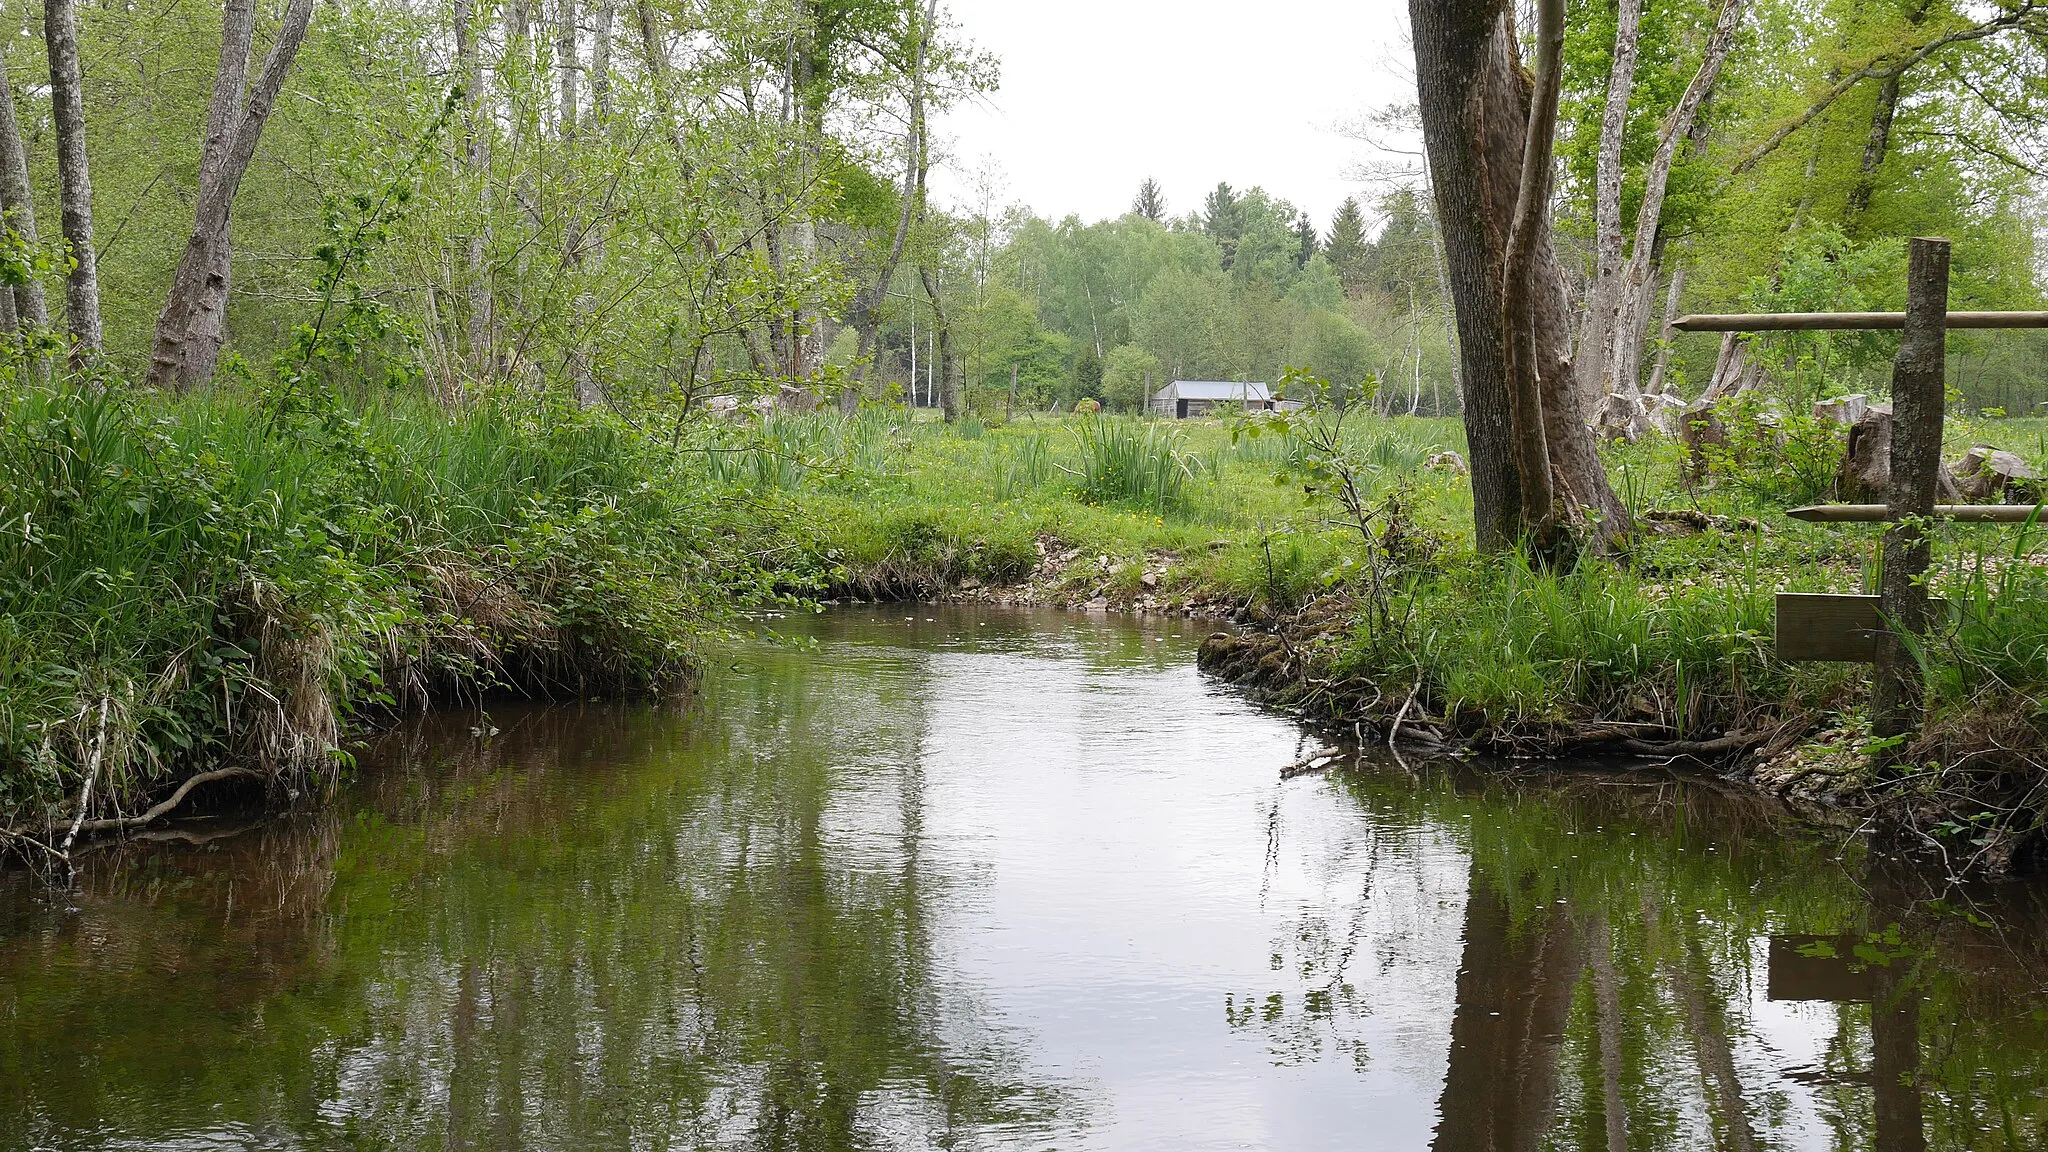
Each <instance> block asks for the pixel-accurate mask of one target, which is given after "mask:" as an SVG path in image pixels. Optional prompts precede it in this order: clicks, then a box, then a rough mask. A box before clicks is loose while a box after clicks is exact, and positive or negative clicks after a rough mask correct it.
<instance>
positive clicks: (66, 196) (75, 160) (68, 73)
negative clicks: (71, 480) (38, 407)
mask: <svg viewBox="0 0 2048 1152" xmlns="http://www.w3.org/2000/svg"><path fill="white" fill-rule="evenodd" d="M43 39H44V41H45V43H46V44H47V45H48V48H49V53H50V118H51V122H52V123H53V125H54V126H55V128H56V131H57V179H58V185H59V187H58V197H57V202H58V207H59V208H60V210H61V216H62V220H63V226H64V242H65V243H66V244H68V245H69V246H70V248H71V268H70V271H69V272H68V273H66V275H65V283H64V323H65V327H66V328H67V329H69V331H70V334H71V363H72V366H73V367H75V368H82V367H85V366H86V365H89V364H91V363H92V362H93V361H95V360H97V359H98V358H99V354H100V348H101V345H102V344H103V343H104V338H103V335H102V331H101V327H100V277H99V254H98V250H97V249H95V248H94V247H93V238H92V170H91V166H90V165H89V164H88V163H87V160H86V150H85V93H84V91H83V89H82V87H81V81H80V76H79V67H78V5H77V0H46V2H45V3H44V5H43Z"/></svg>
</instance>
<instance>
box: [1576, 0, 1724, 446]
mask: <svg viewBox="0 0 2048 1152" xmlns="http://www.w3.org/2000/svg"><path fill="white" fill-rule="evenodd" d="M1746 2H1747V0H1721V10H1720V13H1719V15H1718V16H1717V17H1716V18H1715V20H1714V29H1713V31H1712V32H1711V33H1710V34H1709V35H1708V37H1707V44H1706V49H1705V51H1704V53H1703V54H1702V56H1701V58H1700V65H1699V68H1698V69H1697V70H1696V71H1695V72H1694V73H1693V77H1692V81H1691V82H1690V83H1689V84H1687V85H1686V89H1685V94H1684V95H1682V96H1680V97H1679V100H1678V106H1677V107H1676V108H1674V109H1672V111H1671V115H1670V117H1669V118H1668V119H1666V120H1665V121H1664V129H1663V132H1662V133H1661V134H1660V135H1659V136H1658V138H1657V152H1656V155H1655V156H1654V157H1653V158H1652V159H1651V161H1650V168H1649V172H1648V174H1647V177H1646V179H1645V181H1644V187H1643V203H1642V206H1641V207H1640V208H1639V209H1638V210H1637V214H1636V234H1635V243H1634V246H1633V247H1632V248H1631V249H1630V251H1629V259H1628V263H1627V265H1626V266H1625V267H1624V268H1623V270H1622V274H1621V279H1620V280H1619V281H1618V282H1617V284H1616V286H1615V300H1616V309H1617V311H1616V316H1615V322H1614V337H1613V340H1612V341H1611V343H1610V345H1609V351H1608V357H1607V375H1606V379H1605V380H1604V381H1602V387H1601V391H1602V392H1603V393H1604V394H1606V395H1609V396H1619V397H1621V398H1622V399H1623V401H1624V402H1625V404H1624V405H1623V406H1624V407H1627V408H1629V409H1630V411H1631V414H1633V413H1635V412H1638V411H1640V409H1641V407H1642V379H1643V339H1644V329H1645V328H1646V327H1648V324H1649V309H1650V300H1651V298H1652V293H1651V291H1650V285H1651V284H1653V283H1654V282H1655V272H1656V263H1657V251H1656V249H1657V234H1658V230H1659V229H1660V228H1661V227H1662V225H1663V220H1664V194H1665V192H1666V191H1667V189H1668V188H1669V187H1670V183H1671V169H1672V166H1673V165H1674V164H1675V163H1676V162H1677V160H1678V153H1679V147H1680V145H1682V144H1684V143H1685V142H1686V141H1687V140H1688V139H1689V138H1690V137H1691V136H1692V134H1693V131H1694V128H1695V126H1696V124H1697V123H1698V120H1699V116H1700V111H1701V108H1702V107H1703V106H1704V105H1705V103H1706V100H1707V96H1708V95H1709V94H1710V93H1711V92H1712V91H1713V90H1714V85H1715V84H1716V83H1717V82H1718V81H1719V80H1720V77H1721V67H1722V65H1724V64H1726V63H1727V61H1728V53H1729V52H1730V51H1731V50H1733V49H1734V47H1735V33H1736V31H1737V30H1738V29H1740V28H1741V26H1742V16H1743V12H1744V10H1745V6H1746ZM1614 409H1615V406H1614V405H1607V404H1604V403H1603V405H1602V413H1603V416H1604V415H1605V414H1606V413H1607V412H1609V411H1613V410H1614Z"/></svg>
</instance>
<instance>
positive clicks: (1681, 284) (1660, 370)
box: [1647, 264, 1685, 396]
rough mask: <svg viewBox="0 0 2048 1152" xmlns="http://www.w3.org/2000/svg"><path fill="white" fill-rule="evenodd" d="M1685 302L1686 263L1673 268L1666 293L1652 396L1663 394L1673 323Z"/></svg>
mask: <svg viewBox="0 0 2048 1152" xmlns="http://www.w3.org/2000/svg"><path fill="white" fill-rule="evenodd" d="M1684 303H1685V265H1683V264H1680V265H1678V267H1676V268H1674V269H1672V270H1671V285H1670V288H1669V289H1668V290H1667V291H1666V292H1665V294H1664V324H1663V327H1661V328H1659V329H1658V330H1657V331H1658V334H1659V335H1658V343H1657V363H1656V365H1655V366H1654V367H1652V368H1651V369H1650V387H1649V388H1648V390H1647V391H1648V392H1649V394H1650V395H1652V396H1662V395H1663V394H1664V389H1665V387H1666V385H1665V380H1666V378H1667V376H1668V375H1669V373H1670V371H1671V339H1672V337H1673V336H1674V335H1675V333H1674V331H1673V329H1672V327H1671V326H1672V325H1673V324H1676V323H1678V310H1679V308H1680V307H1682V306H1683V305H1684Z"/></svg>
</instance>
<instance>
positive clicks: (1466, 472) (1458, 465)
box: [1423, 452, 1472, 476]
mask: <svg viewBox="0 0 2048 1152" xmlns="http://www.w3.org/2000/svg"><path fill="white" fill-rule="evenodd" d="M1423 466H1424V467H1425V468H1428V469H1429V470H1430V471H1432V472H1447V473H1449V474H1450V475H1452V476H1470V475H1471V474H1472V469H1471V468H1470V467H1469V466H1468V465H1466V463H1465V458H1464V457H1463V456H1460V455H1458V454H1457V453H1456V452H1439V453H1437V454H1436V455H1434V456H1431V457H1430V458H1429V460H1428V461H1427V462H1426V463H1425V464H1424V465H1423Z"/></svg>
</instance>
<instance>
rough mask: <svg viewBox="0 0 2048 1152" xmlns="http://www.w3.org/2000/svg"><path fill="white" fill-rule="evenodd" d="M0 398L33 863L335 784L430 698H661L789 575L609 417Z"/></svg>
mask: <svg viewBox="0 0 2048 1152" xmlns="http://www.w3.org/2000/svg"><path fill="white" fill-rule="evenodd" d="M4 402H5V410H4V413H0V829H5V830H7V836H8V838H9V840H11V841H12V842H13V843H14V845H15V846H16V847H17V848H20V849H21V850H23V851H35V848H33V847H31V845H40V846H42V847H44V848H50V849H52V850H58V851H61V850H62V847H63V845H64V844H65V843H66V842H67V841H70V840H72V839H73V838H75V837H78V836H90V835H92V834H94V833H96V832H97V833H106V832H120V831H125V830H131V829H133V828H136V827H139V826H141V825H142V824H146V823H148V822H150V821H151V820H153V819H155V818H157V817H159V816H162V815H165V814H167V813H169V812H171V811H173V810H176V809H177V808H178V807H179V806H180V805H181V804H184V803H185V802H186V801H187V800H188V799H193V790H194V788H201V787H203V788H206V789H208V791H209V793H215V792H218V791H219V790H221V789H239V790H242V791H257V792H260V793H262V794H263V796H264V798H265V802H266V803H268V804H271V805H281V804H287V803H289V802H291V801H293V800H295V799H297V798H299V797H300V796H302V795H306V794H308V793H319V792H322V791H324V790H325V789H327V788H328V787H330V786H331V784H332V783H333V781H334V780H335V778H336V776H337V775H338V774H339V773H341V772H342V771H343V770H345V768H346V766H347V763H348V758H347V755H346V753H345V752H344V751H343V749H344V747H345V744H346V742H347V737H348V736H349V735H350V734H351V733H352V732H354V731H360V730H361V729H362V728H364V727H365V726H366V725H374V724H375V723H377V722H379V721H380V720H381V718H384V717H388V716H391V715H395V714H398V713H400V712H405V711H414V710H418V709H420V708H423V707H426V706H427V705H429V704H430V703H433V702H436V701H443V700H451V699H472V698H475V697H476V696H478V695H479V694H482V693H487V692H500V691H503V692H513V693H519V694H524V695H531V696H537V697H546V698H565V697H566V698H582V697H589V696H592V695H625V694H634V693H644V692H658V691H664V690H667V689H670V688H672V687H674V686H675V685H677V684H679V683H682V682H685V681H687V680H688V678H689V677H690V676H691V674H692V670H693V666H694V660H695V656H694V653H695V651H696V650H697V647H698V646H699V645H700V644H701V643H702V642H703V641H705V640H706V639H707V638H710V637H713V636H715V635H717V634H718V633H719V632H720V631H721V630H728V629H731V628H734V627H736V626H737V618H738V614H739V613H740V612H741V611H743V610H744V609H746V608H749V607H751V606H754V605H757V604H760V603H763V602H766V601H769V600H772V599H774V598H775V597H776V596H777V593H776V592H775V589H776V588H777V587H779V586H781V585H783V584H785V583H787V582H788V576H787V573H786V572H785V571H784V570H783V569H781V568H779V567H777V565H776V557H777V556H778V555H780V554H785V553H788V552H791V551H793V549H792V547H791V546H789V545H787V544H786V543H785V542H784V541H783V531H784V525H783V524H782V523H781V521H780V520H779V518H778V517H779V512H778V510H777V509H776V508H774V507H773V506H769V505H764V504H761V503H759V502H742V501H733V500H728V499H725V498H723V497H724V492H723V490H722V489H720V488H719V487H718V486H716V485H714V484H713V483H711V482H710V481H709V480H708V479H707V478H706V477H705V475H704V474H703V470H702V469H701V468H683V467H677V466H676V464H675V459H674V457H673V456H672V454H670V453H668V452H667V451H665V450H664V449H663V447H662V446H661V445H660V444H659V443H657V442H656V441H654V440H653V439H652V438H649V437H646V436H641V435H638V434H636V433H634V432H633V431H632V429H630V428H629V427H625V426H623V425H621V424H620V423H619V422H617V421H613V420H610V419H608V418H602V417H592V416H588V415H585V414H581V413H577V412H573V411H567V410H561V409H554V408H549V407H546V406H529V407H518V408H514V407H510V406H494V405H486V404H479V405H477V406H476V407H474V408H472V409H471V410H469V411H467V412H464V413H461V414H458V415H453V416H451V415H448V414H445V413H443V412H442V411H440V410H438V409H437V408H434V407H432V406H430V405H427V404H425V403H420V402H407V401H403V400H398V399H391V398H386V399H383V400H379V401H374V402H370V403H364V404H359V405H355V406H353V407H350V408H348V409H346V410H342V409H338V408H337V409H332V410H326V411H323V412H319V413H299V414H296V415H294V414H290V413H287V412H284V411H282V410H279V409H276V408H273V407H270V406H268V405H266V404H265V403H264V402H263V401H262V400H261V399H260V398H257V397H252V396H238V395H234V394H230V393H222V394H220V395H216V396H210V397H201V398H195V399H186V400H172V399H167V398H164V397H161V396H155V395H151V394H147V393H139V392H131V391H127V390H105V391H102V390H94V389H78V388H69V387H62V388H56V389H45V388H33V387H31V388H26V389H22V390H18V391H16V392H14V393H12V394H11V395H9V396H7V397H6V398H5V401H4ZM204 798H205V797H204V796H201V797H200V799H204Z"/></svg>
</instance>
